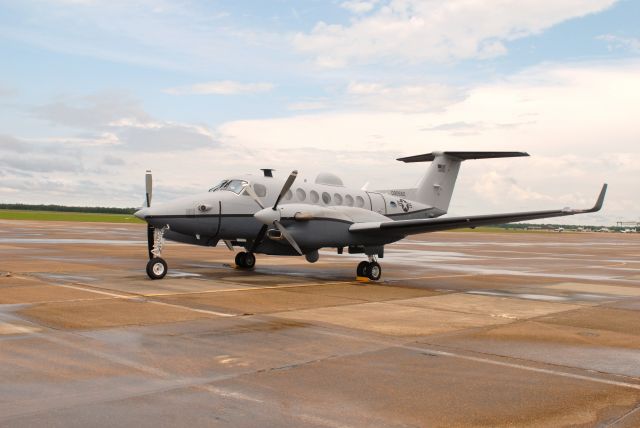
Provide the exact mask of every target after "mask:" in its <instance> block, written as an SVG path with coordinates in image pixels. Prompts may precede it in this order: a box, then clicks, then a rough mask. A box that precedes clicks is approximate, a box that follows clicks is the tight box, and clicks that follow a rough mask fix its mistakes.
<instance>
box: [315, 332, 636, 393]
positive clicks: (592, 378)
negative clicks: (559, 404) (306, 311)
mask: <svg viewBox="0 0 640 428" xmlns="http://www.w3.org/2000/svg"><path fill="white" fill-rule="evenodd" d="M318 333H319V334H324V335H328V336H340V337H344V338H349V339H357V340H360V341H365V342H370V343H375V344H378V345H386V346H388V347H391V348H401V349H407V350H409V351H415V352H420V353H428V354H433V355H438V356H441V357H450V358H457V359H461V360H467V361H474V362H477V363H484V364H492V365H495V366H501V367H509V368H513V369H518V370H524V371H530V372H535V373H543V374H548V375H552V376H559V377H565V378H570V379H577V380H584V381H588V382H595V383H601V384H605V385H613V386H619V387H622V388H631V389H636V390H640V384H635V383H629V382H621V381H616V380H610V379H604V378H601V377H595V376H587V375H581V374H577V373H570V372H565V371H560V370H552V369H545V368H542V367H532V366H526V365H524V364H517V363H508V362H505V361H498V360H492V359H490V358H483V357H474V356H472V355H464V354H458V353H455V352H451V351H440V350H437V349H431V348H422V347H419V346H410V345H403V344H400V343H394V342H389V341H385V340H379V339H374V338H363V337H357V336H353V335H350V334H347V333H339V332H331V331H318ZM505 358H508V357H505ZM532 362H533V363H536V361H532ZM540 364H545V363H540ZM578 369H579V368H578ZM580 370H584V369H580Z"/></svg>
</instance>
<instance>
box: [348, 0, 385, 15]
mask: <svg viewBox="0 0 640 428" xmlns="http://www.w3.org/2000/svg"><path fill="white" fill-rule="evenodd" d="M377 3H378V1H377V0H373V1H362V0H348V1H344V2H342V3H340V7H341V8H343V9H347V10H348V11H350V12H352V13H367V12H371V11H372V10H373V8H374V7H375V5H376V4H377Z"/></svg>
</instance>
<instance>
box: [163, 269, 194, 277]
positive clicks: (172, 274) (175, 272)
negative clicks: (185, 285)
mask: <svg viewBox="0 0 640 428" xmlns="http://www.w3.org/2000/svg"><path fill="white" fill-rule="evenodd" d="M167 276H168V277H171V278H201V277H202V275H200V274H199V273H193V272H183V271H179V270H169V272H167Z"/></svg>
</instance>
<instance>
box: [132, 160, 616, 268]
mask: <svg viewBox="0 0 640 428" xmlns="http://www.w3.org/2000/svg"><path fill="white" fill-rule="evenodd" d="M519 156H529V155H528V154H527V153H522V152H434V153H428V154H424V155H418V156H410V157H405V158H400V159H398V160H399V161H402V162H432V163H431V165H430V166H429V168H427V171H426V174H425V175H424V176H423V178H422V179H421V180H420V182H419V183H418V187H417V188H414V189H395V190H380V191H366V190H357V189H350V188H347V187H345V186H344V185H343V184H342V180H340V178H338V177H337V176H335V175H333V174H326V173H325V174H320V175H318V176H317V177H316V179H315V180H314V181H313V182H308V181H307V180H306V179H305V180H303V181H302V182H300V180H297V181H296V177H297V175H298V172H297V171H293V172H292V173H291V174H290V175H289V176H288V177H286V178H284V179H283V178H279V177H275V176H274V175H273V170H271V169H263V170H262V171H263V173H262V174H259V175H252V174H246V175H241V176H237V177H232V178H228V179H226V180H222V181H221V182H220V183H219V184H218V185H217V186H215V187H212V188H211V189H209V191H208V192H206V193H202V194H198V195H194V196H189V197H185V198H181V199H178V200H174V201H172V202H168V203H164V204H158V205H154V206H151V189H152V184H151V183H152V179H151V172H150V171H147V176H146V202H145V207H143V208H142V209H140V210H139V211H137V212H136V213H135V215H136V217H138V218H141V219H143V220H145V221H146V222H147V223H148V230H147V240H148V249H149V263H148V264H147V274H148V275H149V277H150V278H151V279H160V278H163V277H164V276H165V275H166V273H167V263H166V262H165V261H164V260H163V259H162V258H161V254H162V247H163V245H164V241H165V238H166V239H170V240H172V241H178V242H182V243H187V244H194V245H203V246H215V245H217V244H218V242H219V241H221V240H222V241H223V242H224V243H225V244H226V246H227V247H228V248H229V249H230V250H232V251H233V249H234V247H240V248H242V249H243V251H241V252H238V253H237V254H236V257H235V263H236V265H237V266H238V267H240V268H245V269H250V268H252V267H253V266H254V265H255V263H256V257H255V254H256V253H260V254H273V255H281V256H283V255H284V256H297V255H304V256H305V258H306V259H307V261H309V262H311V263H313V262H315V261H317V260H318V258H319V254H318V250H319V249H320V248H327V247H329V248H336V249H337V252H338V254H342V253H343V251H344V248H347V250H348V252H349V254H354V253H356V254H363V255H365V256H366V257H367V259H368V260H367V261H362V262H360V264H358V267H357V276H361V277H368V278H370V279H372V280H378V279H380V276H381V274H382V269H381V267H380V265H379V264H378V261H377V258H378V257H379V258H382V257H383V256H384V246H385V245H386V244H390V243H392V242H396V241H399V240H401V239H403V238H405V237H406V236H407V235H412V234H417V233H425V232H435V231H438V230H447V229H456V228H467V227H471V228H473V227H476V226H485V225H492V224H504V223H509V222H515V221H523V220H533V219H541V218H548V217H561V216H568V215H574V214H582V213H590V212H595V211H599V210H600V208H602V204H603V202H604V196H605V193H606V190H607V185H606V184H604V185H603V186H602V190H601V192H600V196H599V197H598V200H597V202H596V204H595V206H594V207H593V208H590V209H577V210H576V209H571V208H564V209H560V210H547V211H529V212H516V213H507V214H490V215H475V216H467V217H443V218H440V217H441V216H442V215H444V214H446V213H447V209H448V208H449V202H450V201H451V195H452V193H453V188H454V185H455V182H456V178H457V176H458V171H459V169H460V164H461V163H462V162H463V161H465V160H469V159H489V158H506V157H519Z"/></svg>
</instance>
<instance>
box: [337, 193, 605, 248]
mask: <svg viewBox="0 0 640 428" xmlns="http://www.w3.org/2000/svg"><path fill="white" fill-rule="evenodd" d="M606 193H607V185H606V184H604V185H603V186H602V190H601V191H600V196H598V200H597V201H596V204H595V205H594V206H593V208H589V209H582V210H575V209H571V208H564V209H561V210H547V211H528V212H519V213H506V214H489V215H475V216H467V217H449V218H433V219H424V220H398V221H385V222H366V223H354V224H352V225H351V227H349V231H351V232H353V233H368V234H372V235H373V234H375V235H400V236H406V235H413V234H416V233H425V232H436V231H439V230H448V229H461V228H466V227H476V226H488V225H493V224H504V223H511V222H515V221H524V220H535V219H540V218H550V217H563V216H568V215H575V214H584V213H593V212H596V211H600V209H601V208H602V204H603V203H604V196H605V194H606Z"/></svg>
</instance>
